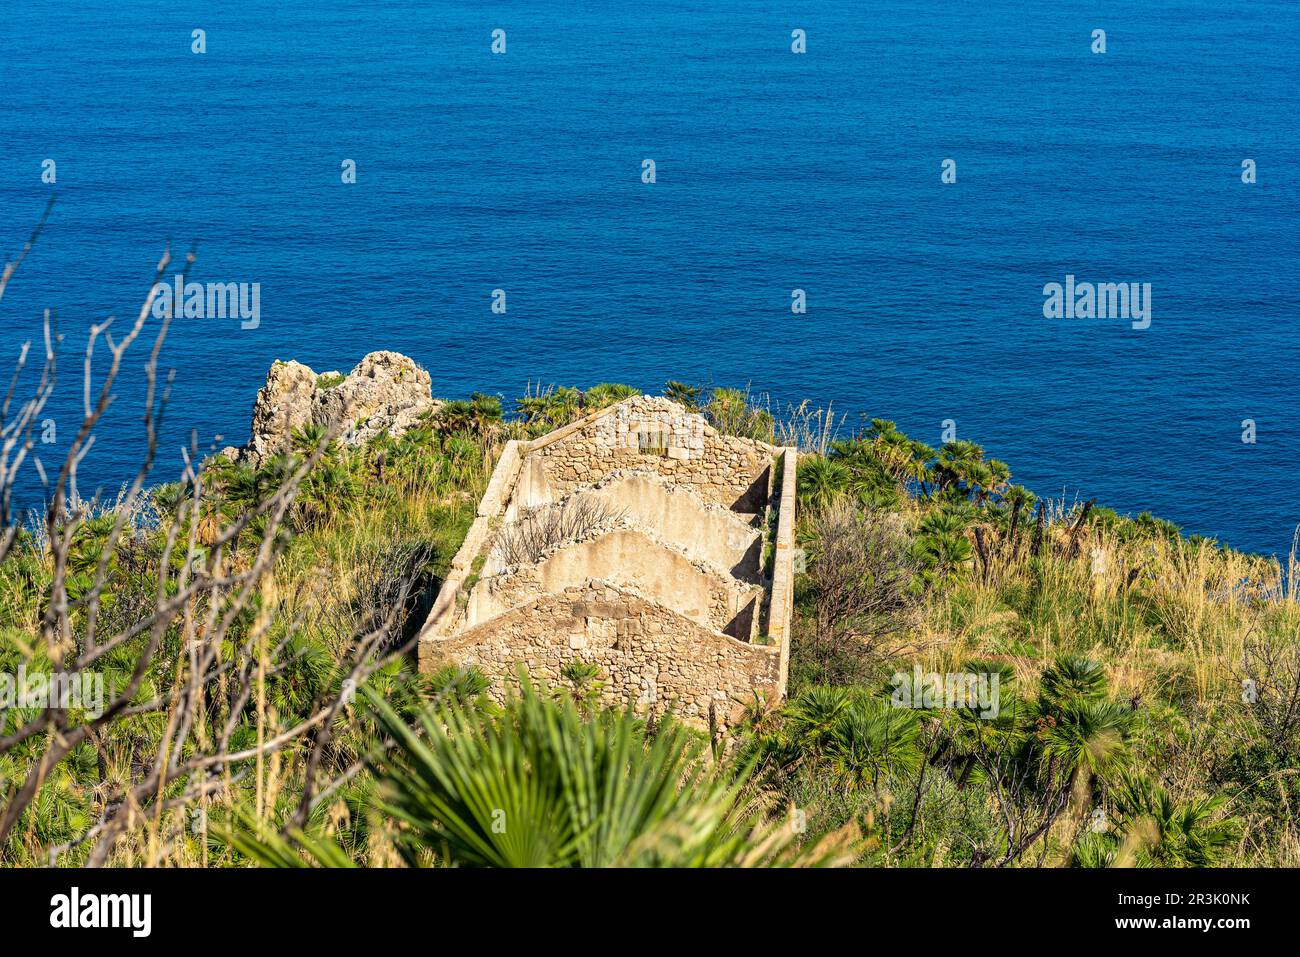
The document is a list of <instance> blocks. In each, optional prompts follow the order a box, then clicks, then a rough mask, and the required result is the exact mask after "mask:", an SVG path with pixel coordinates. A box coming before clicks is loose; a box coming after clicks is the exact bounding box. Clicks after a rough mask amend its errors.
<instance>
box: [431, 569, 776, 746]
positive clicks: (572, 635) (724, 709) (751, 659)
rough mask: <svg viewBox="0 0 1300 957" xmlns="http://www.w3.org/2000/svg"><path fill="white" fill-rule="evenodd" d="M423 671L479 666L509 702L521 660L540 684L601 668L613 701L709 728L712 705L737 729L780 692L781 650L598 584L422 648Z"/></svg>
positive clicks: (542, 599) (605, 696) (607, 698)
mask: <svg viewBox="0 0 1300 957" xmlns="http://www.w3.org/2000/svg"><path fill="white" fill-rule="evenodd" d="M422 652H423V654H422V660H421V666H422V667H421V670H424V671H432V670H435V669H437V668H438V667H441V666H442V665H445V664H456V665H459V666H463V667H476V668H478V669H479V670H481V671H482V672H483V673H484V674H485V675H486V676H487V677H488V678H490V679H491V680H492V683H493V690H492V692H491V693H492V695H493V696H494V697H496V698H497V700H502V699H503V697H504V692H505V690H506V688H508V687H509V686H511V685H513V684H514V683H515V680H516V678H515V672H516V667H517V664H518V663H522V664H523V665H524V666H525V668H526V669H527V672H528V674H529V675H530V676H531V677H532V678H533V680H537V679H542V680H545V681H546V682H547V683H549V684H550V685H552V686H553V687H564V686H567V681H566V680H565V679H564V678H563V676H562V674H561V669H562V668H563V667H564V666H565V665H566V664H568V663H569V662H571V661H575V660H580V661H584V662H589V663H594V664H595V665H597V666H598V667H599V668H600V673H601V676H602V678H603V680H604V681H605V687H604V690H603V693H602V695H601V698H602V700H603V701H604V702H605V703H606V704H611V705H615V706H620V707H625V706H629V705H630V706H634V707H638V708H640V709H653V710H654V711H655V712H662V711H664V710H666V709H667V708H669V707H671V708H672V709H673V710H674V713H676V714H678V715H680V716H682V717H683V718H685V719H687V720H688V721H691V722H692V723H695V724H697V725H702V724H704V723H706V722H707V720H708V713H709V706H710V704H711V703H712V704H713V706H714V710H715V714H716V717H717V720H718V722H719V723H720V724H721V725H724V726H725V725H728V724H731V723H734V722H735V721H736V720H738V719H739V717H740V715H741V714H742V713H743V710H744V708H745V707H746V705H748V704H751V703H752V702H753V698H754V692H755V691H758V692H759V693H761V694H763V695H764V696H766V697H767V698H768V699H769V700H775V699H776V698H777V697H779V695H780V689H779V681H780V670H781V665H780V651H779V649H777V648H772V647H765V646H762V645H752V644H748V643H746V642H742V641H737V640H735V639H733V638H729V637H726V636H725V635H720V634H717V633H716V632H714V631H711V630H710V629H707V628H702V627H701V626H700V625H698V624H696V623H695V622H693V621H690V620H689V619H687V618H685V617H683V616H681V615H678V614H676V613H675V612H673V611H671V610H669V609H666V608H664V607H663V606H662V605H659V604H658V603H656V602H651V601H647V600H646V599H644V598H642V597H641V596H639V595H637V594H635V593H633V592H630V591H628V590H626V589H621V588H619V587H617V586H615V585H613V584H610V583H604V582H592V583H590V584H588V585H586V586H582V587H574V588H567V589H565V590H564V591H563V592H561V593H559V594H548V595H541V596H538V597H537V598H536V599H534V600H533V601H531V602H529V603H527V604H525V605H520V606H516V607H515V608H513V609H511V610H510V611H509V612H507V613H506V614H504V615H502V616H500V617H498V618H495V619H493V620H491V621H489V622H487V623H485V624H483V625H479V626H478V627H476V628H471V629H469V630H468V631H464V632H462V633H460V634H458V635H455V636H452V637H449V638H444V639H441V640H437V641H430V642H428V643H426V645H425V646H424V647H423V648H422Z"/></svg>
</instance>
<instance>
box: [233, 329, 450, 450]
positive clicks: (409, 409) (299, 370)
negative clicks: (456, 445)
mask: <svg viewBox="0 0 1300 957" xmlns="http://www.w3.org/2000/svg"><path fill="white" fill-rule="evenodd" d="M441 405H442V402H440V401H439V400H437V399H435V398H433V396H432V394H431V392H430V379H429V373H427V372H425V371H424V370H423V369H421V368H420V367H419V366H417V365H416V364H415V361H414V360H412V359H409V358H407V357H406V356H404V355H401V354H400V353H397V352H372V353H370V354H369V355H368V356H366V357H365V358H364V359H362V360H361V361H360V362H359V363H357V366H356V368H355V369H353V370H352V371H351V372H349V373H348V374H347V375H346V376H340V375H339V374H338V373H336V372H327V373H324V374H318V373H316V372H314V371H313V370H312V369H311V368H309V367H308V366H305V365H303V364H302V363H301V362H294V361H292V360H290V361H289V362H278V361H277V362H276V363H275V364H274V365H272V366H271V370H270V371H269V372H268V373H267V375H266V385H264V386H262V388H261V389H260V390H258V393H257V399H256V401H255V402H254V403H253V422H252V436H251V438H250V439H249V440H248V444H247V445H245V446H244V447H243V448H242V449H228V450H226V454H228V455H234V456H236V457H238V458H239V459H241V460H243V461H247V462H249V463H251V464H253V465H262V464H264V463H265V462H266V460H267V459H269V458H270V457H271V456H273V455H275V454H276V453H278V452H281V451H283V450H284V449H286V448H287V447H288V446H289V442H290V439H291V437H292V435H293V432H294V430H295V429H300V428H302V427H303V426H306V425H321V426H325V427H326V428H331V427H337V429H338V434H339V440H340V441H342V442H344V443H346V444H350V445H360V444H361V443H363V442H366V441H368V440H370V439H372V438H374V437H375V436H377V435H380V434H381V433H385V432H386V433H388V434H389V435H392V436H399V435H401V434H402V433H404V432H406V431H407V430H408V429H411V428H412V427H414V426H415V425H416V424H417V423H418V422H419V420H420V418H421V416H423V415H424V414H425V413H427V412H431V411H434V410H436V409H438V408H439V407H440V406H441Z"/></svg>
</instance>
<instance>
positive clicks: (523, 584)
mask: <svg viewBox="0 0 1300 957" xmlns="http://www.w3.org/2000/svg"><path fill="white" fill-rule="evenodd" d="M795 455H796V452H795V450H794V449H781V448H776V447H773V446H770V445H767V444H765V443H762V442H756V441H753V440H750V439H740V438H735V437H733V436H727V435H722V434H721V433H719V432H717V431H716V430H715V429H713V428H712V427H711V426H709V425H708V423H707V422H706V421H705V419H704V417H703V416H701V415H699V414H698V413H692V412H689V411H687V410H686V409H684V408H682V407H681V406H679V405H677V404H676V403H673V402H671V401H669V400H667V399H662V398H656V397H651V396H636V397H634V398H631V399H627V400H625V401H623V402H621V403H619V404H617V405H615V406H612V407H610V408H607V409H604V410H601V411H599V412H596V413H593V414H591V415H588V416H586V417H584V418H582V419H579V420H578V421H577V422H574V423H572V424H571V425H568V426H565V427H564V428H561V429H557V430H556V431H554V432H552V433H550V434H549V435H546V436H543V437H542V438H540V439H537V440H535V441H532V442H511V443H509V444H508V445H507V446H506V449H505V450H504V452H503V454H502V456H501V458H500V460H499V461H498V463H497V467H496V469H495V471H494V472H493V476H492V480H491V482H490V483H489V486H488V490H487V492H486V493H485V494H484V496H483V500H482V502H480V505H479V509H478V518H477V519H476V520H475V522H474V524H473V526H472V527H471V528H470V531H469V534H468V535H467V537H466V539H465V542H464V544H463V545H462V547H461V549H460V551H459V552H458V553H457V555H456V557H455V559H453V561H452V568H451V572H450V574H449V575H448V577H447V580H446V581H445V582H444V584H443V588H442V590H441V591H440V592H439V595H438V599H437V601H436V602H435V604H434V607H433V610H432V611H431V612H430V614H429V618H428V620H427V621H426V622H425V625H424V627H423V629H422V630H421V633H420V641H419V656H420V670H421V671H422V672H430V671H434V670H437V669H438V668H441V667H444V666H446V665H456V666H460V667H474V668H477V669H479V670H480V671H482V672H483V674H484V675H485V676H487V677H488V678H489V680H490V681H491V682H492V692H491V693H492V694H493V695H495V696H497V697H498V698H500V697H502V696H504V694H506V693H507V690H508V689H509V687H510V686H511V685H512V684H513V683H514V682H515V681H516V680H517V679H516V675H517V669H518V668H519V667H520V666H521V665H522V667H523V668H524V669H525V670H526V672H527V673H528V675H529V677H530V678H531V679H532V680H534V681H544V682H546V683H548V684H550V685H552V686H563V685H564V683H565V681H566V679H565V677H564V668H565V666H566V665H567V664H569V663H571V662H574V661H582V662H585V663H587V664H591V665H595V666H596V668H597V669H598V670H599V677H598V679H597V680H598V681H599V682H600V688H601V699H602V700H603V701H604V702H605V703H607V704H611V705H615V706H622V707H633V708H637V709H642V710H651V711H656V712H660V711H663V710H667V709H672V710H673V711H674V713H676V714H678V715H680V716H681V717H682V718H684V719H685V720H687V721H690V722H692V723H695V724H698V725H704V724H706V723H709V722H716V723H717V724H718V725H720V726H723V727H725V726H726V725H728V724H730V723H731V722H733V721H734V720H736V718H737V717H738V716H739V714H740V713H741V712H742V711H743V709H744V708H745V707H746V706H748V705H751V704H753V703H754V701H755V699H756V697H757V698H761V699H765V700H767V701H769V702H773V703H775V702H776V701H778V700H779V699H781V698H782V697H783V696H784V694H785V682H786V677H785V676H786V673H787V670H788V660H789V615H790V596H791V592H792V581H791V579H792V575H793V572H792V569H791V565H790V562H789V555H790V552H791V550H792V547H793V527H794V526H793V520H794V501H795V499H794V462H795ZM774 490H779V494H777V495H775V496H774V495H773V492H774ZM584 497H586V498H598V499H600V500H601V501H603V502H605V503H606V504H607V505H609V506H610V507H611V509H617V510H618V512H617V516H616V517H615V518H614V519H612V520H610V521H609V522H606V524H605V525H602V526H600V527H592V528H589V529H585V530H583V531H581V532H579V533H575V534H574V535H573V537H572V538H571V539H568V540H564V541H557V542H553V543H551V544H550V545H549V546H548V547H547V549H546V550H545V552H544V553H543V554H540V555H538V556H537V557H536V559H535V560H532V561H525V562H524V563H523V564H522V565H516V566H514V567H504V566H503V563H502V562H501V561H500V560H499V558H498V557H497V552H496V551H494V548H493V543H494V541H495V540H496V538H497V536H499V535H500V534H501V533H502V531H503V529H508V528H509V526H510V525H511V523H513V522H517V521H519V520H520V519H521V518H523V517H525V516H527V515H529V513H530V512H531V511H532V510H535V509H539V508H550V509H566V508H570V507H572V506H573V504H574V503H575V502H577V501H578V500H580V499H582V498H584ZM764 555H766V556H767V561H766V562H764V561H763V556H764Z"/></svg>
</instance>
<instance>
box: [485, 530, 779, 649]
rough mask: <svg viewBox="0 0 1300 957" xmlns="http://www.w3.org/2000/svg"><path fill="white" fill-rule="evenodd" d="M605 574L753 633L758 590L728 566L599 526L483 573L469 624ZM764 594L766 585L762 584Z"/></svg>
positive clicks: (713, 624)
mask: <svg viewBox="0 0 1300 957" xmlns="http://www.w3.org/2000/svg"><path fill="white" fill-rule="evenodd" d="M592 578H603V579H606V580H608V581H611V582H614V583H615V584H618V585H623V586H626V587H629V588H635V589H636V590H637V591H638V592H639V593H640V594H641V595H642V596H644V597H645V598H649V599H651V600H652V601H657V602H660V603H662V604H665V605H667V606H669V607H671V608H673V609H675V610H676V611H678V612H680V613H681V614H682V615H684V616H685V617H687V618H689V619H691V620H692V621H694V622H697V623H698V624H701V625H704V626H705V627H709V628H713V629H715V630H717V631H721V632H724V633H726V634H733V635H735V637H748V630H747V628H748V625H747V622H748V618H746V619H745V620H744V621H743V622H738V621H736V619H737V616H738V615H740V614H741V612H742V611H745V610H747V609H749V608H750V606H752V605H753V603H754V602H755V598H756V596H755V589H754V588H753V587H747V586H745V585H744V584H742V583H741V582H738V581H737V580H736V579H734V578H732V577H731V576H730V575H728V574H726V573H725V572H723V571H722V570H721V569H715V568H711V567H709V566H708V565H707V564H705V563H703V562H699V561H692V560H691V559H690V558H688V557H687V556H685V555H683V554H681V553H680V552H677V551H675V550H673V549H672V548H670V547H668V546H667V545H665V544H664V543H663V542H660V541H658V540H656V539H655V538H654V537H653V536H651V535H650V534H647V533H646V532H644V531H641V530H639V529H632V528H622V527H615V528H598V529H595V530H593V531H592V533H591V534H590V535H589V536H588V537H586V538H585V539H583V540H580V541H574V542H566V543H564V544H563V545H561V546H557V547H555V548H553V549H552V550H551V552H550V553H549V554H547V555H544V556H543V557H542V558H541V559H539V560H538V561H537V562H536V563H534V564H531V565H526V566H524V567H522V568H515V569H508V570H507V571H505V572H504V573H502V574H499V575H492V576H490V577H484V578H481V579H480V580H479V581H478V583H477V584H476V585H475V586H474V587H473V589H472V590H471V591H470V596H469V610H468V612H467V614H466V618H465V625H466V626H467V627H473V626H474V625H476V624H479V623H480V622H483V621H486V620H488V619H489V618H492V617H494V616H496V615H499V614H501V613H502V612H504V611H506V610H507V609H508V608H511V607H513V606H515V605H518V604H521V603H522V602H524V601H526V600H527V599H529V598H532V597H534V596H536V595H538V594H541V593H544V592H559V591H563V590H564V589H565V588H568V587H569V586H571V585H580V584H582V583H583V582H585V581H587V580H589V579H592ZM757 591H759V592H760V593H761V591H762V589H757Z"/></svg>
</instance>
